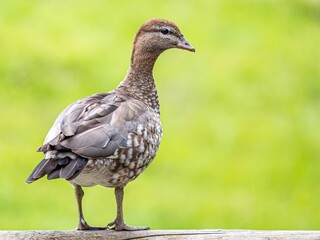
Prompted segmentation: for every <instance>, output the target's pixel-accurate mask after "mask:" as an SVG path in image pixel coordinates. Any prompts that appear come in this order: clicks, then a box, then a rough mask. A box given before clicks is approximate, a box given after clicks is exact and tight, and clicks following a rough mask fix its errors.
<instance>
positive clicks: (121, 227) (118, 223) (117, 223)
mask: <svg viewBox="0 0 320 240" xmlns="http://www.w3.org/2000/svg"><path fill="white" fill-rule="evenodd" d="M114 193H115V196H116V202H117V217H116V219H115V220H114V221H113V222H111V223H109V224H108V225H107V227H108V228H109V229H114V230H116V231H139V230H148V229H149V227H134V226H128V225H126V224H125V223H124V220H123V210H122V202H123V187H116V188H115V190H114Z"/></svg>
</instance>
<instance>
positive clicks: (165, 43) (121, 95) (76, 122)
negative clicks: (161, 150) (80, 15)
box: [27, 19, 194, 230]
mask: <svg viewBox="0 0 320 240" xmlns="http://www.w3.org/2000/svg"><path fill="white" fill-rule="evenodd" d="M169 48H181V49H185V50H189V51H193V52H194V48H193V47H192V46H191V45H190V44H189V43H188V42H187V41H186V40H185V39H184V37H183V35H182V34H181V32H180V30H179V29H178V27H177V26H176V25H174V24H173V23H171V22H169V21H167V20H164V19H150V20H149V21H147V22H145V23H144V24H143V25H142V26H141V27H140V28H139V30H138V32H137V34H136V37H135V39H134V44H133V51H132V56H131V65H130V69H129V71H128V73H127V76H126V77H125V79H124V80H123V81H122V82H121V83H120V85H119V86H118V87H117V88H116V89H114V90H113V91H111V92H109V93H102V94H95V95H92V96H89V97H85V98H82V99H80V100H78V101H76V102H74V103H72V104H71V105H69V106H68V107H67V108H66V109H65V110H63V111H62V113H61V114H60V115H59V116H58V118H57V120H56V121H55V123H54V125H53V126H52V128H51V129H50V131H49V133H48V134H47V137H46V139H45V141H44V145H42V146H41V147H40V148H39V149H38V151H40V152H44V154H45V157H44V159H43V160H42V161H41V162H40V163H39V164H38V165H37V166H36V168H35V169H34V170H33V172H32V173H31V174H30V176H29V177H28V179H27V183H32V182H34V181H35V180H37V179H39V178H41V177H43V176H45V175H47V178H48V179H49V180H51V179H55V178H64V179H66V180H68V181H70V183H71V184H72V185H73V186H74V188H75V195H76V199H77V203H78V210H79V224H78V227H77V229H78V230H99V229H110V228H114V229H115V230H141V229H148V228H147V227H130V226H127V225H126V224H125V223H124V220H123V212H122V200H123V188H124V187H125V186H126V184H127V183H128V182H130V181H132V180H133V179H135V178H136V177H138V176H139V174H140V173H141V172H143V171H144V170H145V168H146V167H147V166H148V165H149V164H150V163H151V161H152V160H153V158H154V157H155V155H156V153H157V150H158V147H159V144H160V141H161V138H162V127H161V123H160V108H159V101H158V94H157V90H156V87H155V84H154V79H153V75H152V70H153V66H154V64H155V61H156V60H157V58H158V56H159V55H160V54H161V53H162V52H163V51H165V50H167V49H169ZM94 185H102V186H105V187H112V188H115V196H116V200H117V217H116V219H115V220H114V221H113V222H111V223H109V224H108V225H107V226H106V227H92V226H89V225H88V224H87V223H86V221H85V220H84V216H83V213H82V197H83V195H84V193H83V190H82V187H90V186H94Z"/></svg>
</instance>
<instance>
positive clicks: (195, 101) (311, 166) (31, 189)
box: [0, 0, 320, 229]
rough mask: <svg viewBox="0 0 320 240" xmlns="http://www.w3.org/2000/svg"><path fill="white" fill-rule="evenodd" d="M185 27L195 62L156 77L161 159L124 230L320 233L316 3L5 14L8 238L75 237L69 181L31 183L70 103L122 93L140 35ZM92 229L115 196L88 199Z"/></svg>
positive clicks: (137, 189)
mask: <svg viewBox="0 0 320 240" xmlns="http://www.w3.org/2000/svg"><path fill="white" fill-rule="evenodd" d="M152 17H161V18H166V19H168V20H171V21H173V22H175V23H176V24H177V25H178V26H179V27H180V29H181V30H182V32H183V34H184V35H185V37H186V39H187V40H188V41H189V42H190V43H191V44H192V45H193V46H194V47H195V48H196V50H197V51H196V53H195V54H192V53H189V52H186V51H181V50H176V49H175V50H169V51H167V52H165V53H164V54H163V55H161V56H160V58H159V60H158V62H157V63H156V66H155V72H154V76H155V79H156V84H157V87H158V91H159V96H160V101H161V114H162V116H161V117H162V123H163V128H164V137H163V142H162V144H161V146H160V149H159V153H158V156H157V157H156V159H155V160H154V162H153V163H152V164H151V166H150V167H149V168H148V169H147V170H146V172H145V173H143V174H142V175H141V176H140V177H139V178H138V179H137V180H135V181H134V182H132V183H130V184H129V185H128V187H127V188H126V189H125V194H126V196H125V201H124V207H125V220H126V222H127V223H128V224H131V225H148V226H150V227H151V228H152V229H179V228H189V229H194V228H250V229H319V228H320V206H319V202H320V184H319V178H320V4H319V1H317V0H212V1H210V0H190V1H181V0H174V1H170V0H162V1H142V0H137V1H105V0H95V1H76V0H68V1H50V0H48V1H22V0H21V1H20V0H12V1H1V2H0V106H1V108H0V111H1V112H0V183H1V185H0V229H74V228H75V227H76V225H77V209H76V203H75V199H74V196H73V189H72V187H71V186H70V184H69V183H68V182H66V181H62V180H56V181H50V182H49V181H47V180H46V179H41V180H39V181H37V182H35V183H34V184H32V185H26V184H25V183H24V181H25V179H26V177H27V176H28V175H29V173H30V172H31V170H32V169H33V167H35V165H36V164H37V163H38V162H39V161H40V160H41V159H42V157H43V156H42V154H41V153H36V152H35V150H36V148H37V147H38V146H40V145H41V144H42V142H43V139H44V137H45V135H46V133H47V131H48V130H49V128H50V127H51V125H52V124H53V122H54V120H55V118H56V117H57V115H58V114H59V112H60V111H61V110H62V109H63V108H64V107H65V106H67V105H68V104H69V103H71V102H73V101H75V100H77V99H79V98H81V97H84V96H88V95H91V94H93V93H97V92H106V91H109V90H111V89H113V88H114V87H116V86H117V85H118V83H119V82H120V81H121V80H122V79H123V77H124V76H125V74H126V71H127V69H128V66H129V61H130V54H131V47H132V41H133V37H134V34H135V32H136V30H137V29H138V27H139V26H140V25H141V24H142V23H143V22H144V21H145V20H147V19H149V18H152ZM84 211H85V216H86V218H87V221H88V222H89V223H91V224H95V225H105V224H106V223H108V222H109V221H111V220H113V218H114V217H115V213H116V212H115V201H114V196H113V190H112V189H107V188H103V187H95V188H90V189H86V195H85V198H84Z"/></svg>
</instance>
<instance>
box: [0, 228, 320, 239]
mask: <svg viewBox="0 0 320 240" xmlns="http://www.w3.org/2000/svg"><path fill="white" fill-rule="evenodd" d="M0 239H7V240H11V239H15V240H16V239H17V240H20V239H23V240H29V239H41V240H44V239H69V240H76V239H77V240H78V239H79V240H82V239H86V240H87V239H89V240H97V239H99V240H100V239H111V240H113V239H122V240H124V239H152V240H156V239H161V240H165V239H171V240H173V239H220V240H236V239H237V240H238V239H248V240H258V239H264V240H265V239H277V240H284V239H290V240H293V239H297V240H298V239H299V240H300V239H302V240H303V239H308V240H310V239H312V240H313V239H317V240H320V231H255V230H149V231H137V232H116V231H0Z"/></svg>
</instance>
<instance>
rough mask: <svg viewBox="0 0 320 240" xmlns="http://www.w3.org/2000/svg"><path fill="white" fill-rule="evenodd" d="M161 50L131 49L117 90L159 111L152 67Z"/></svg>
mask: <svg viewBox="0 0 320 240" xmlns="http://www.w3.org/2000/svg"><path fill="white" fill-rule="evenodd" d="M161 52H162V51H158V52H157V51H146V50H145V51H140V49H133V51H132V57H131V65H130V68H129V71H128V73H127V75H126V77H125V79H124V80H123V81H122V82H121V83H120V85H119V86H118V88H117V91H119V92H120V93H122V92H124V93H125V94H127V95H130V96H131V97H133V98H135V99H138V100H140V101H142V102H144V103H145V104H146V105H147V106H149V107H151V108H152V109H154V110H155V111H156V112H158V113H160V107H159V100H158V93H157V89H156V86H155V83H154V79H153V74H152V71H153V67H154V64H155V62H156V60H157V58H158V56H159V55H160V54H161Z"/></svg>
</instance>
